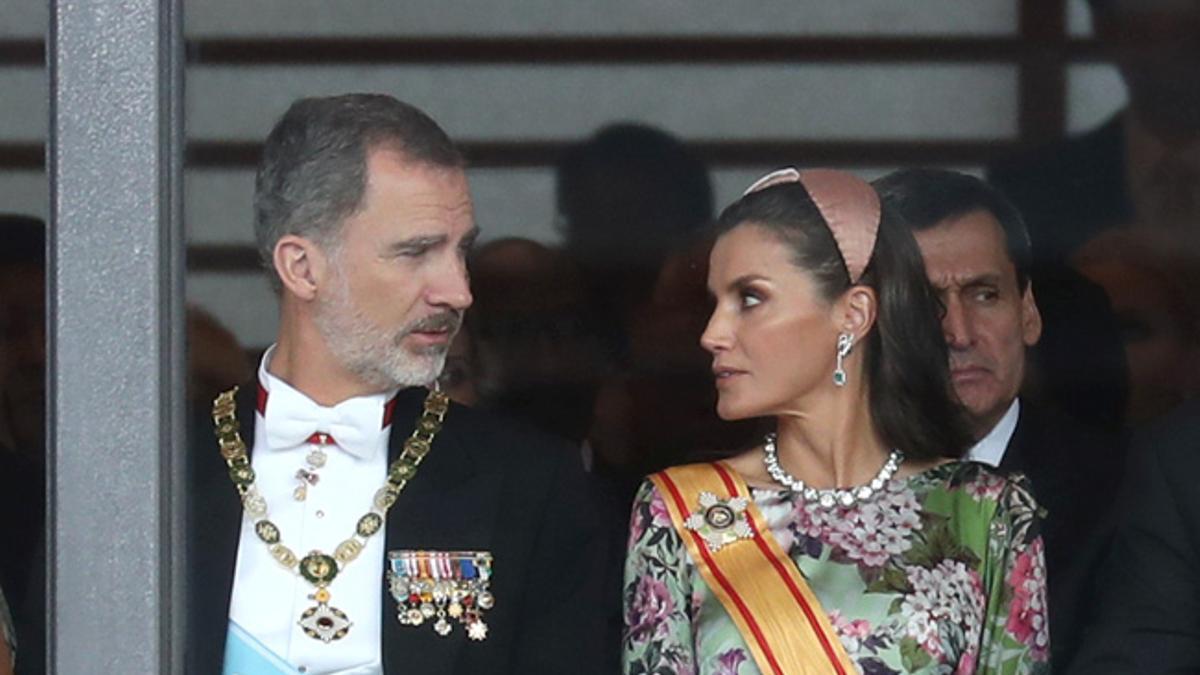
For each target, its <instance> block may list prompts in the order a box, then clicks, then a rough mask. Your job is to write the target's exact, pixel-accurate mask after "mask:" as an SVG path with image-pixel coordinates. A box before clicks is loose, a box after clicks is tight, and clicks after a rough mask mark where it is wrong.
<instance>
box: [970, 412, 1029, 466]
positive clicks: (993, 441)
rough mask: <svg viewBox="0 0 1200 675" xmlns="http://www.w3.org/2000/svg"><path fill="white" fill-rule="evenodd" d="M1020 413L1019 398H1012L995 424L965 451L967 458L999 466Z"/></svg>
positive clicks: (1015, 428)
mask: <svg viewBox="0 0 1200 675" xmlns="http://www.w3.org/2000/svg"><path fill="white" fill-rule="evenodd" d="M1020 414H1021V400H1020V399H1016V398H1014V399H1013V402H1012V405H1010V406H1008V410H1007V411H1006V412H1005V413H1004V416H1003V417H1001V418H1000V421H999V422H996V426H994V427H992V430H991V431H989V432H987V435H986V436H984V437H983V438H981V439H979V442H978V443H976V444H975V445H974V446H972V447H971V449H970V450H968V451H967V459H969V460H971V461H973V462H982V463H984V464H987V465H989V466H1000V462H1001V460H1003V459H1004V451H1005V450H1007V449H1008V442H1009V441H1010V440H1012V435H1013V432H1014V431H1016V430H1017V418H1018V417H1019V416H1020Z"/></svg>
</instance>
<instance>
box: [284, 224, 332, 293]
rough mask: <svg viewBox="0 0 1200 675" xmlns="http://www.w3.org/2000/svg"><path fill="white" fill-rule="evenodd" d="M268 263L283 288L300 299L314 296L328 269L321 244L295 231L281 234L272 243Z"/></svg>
mask: <svg viewBox="0 0 1200 675" xmlns="http://www.w3.org/2000/svg"><path fill="white" fill-rule="evenodd" d="M272 263H273V264H274V266H275V274H276V275H278V276H279V282H280V284H281V285H282V286H283V290H284V291H286V292H288V293H291V294H292V295H294V296H296V298H297V299H299V300H303V301H311V300H313V299H314V298H316V296H317V289H318V288H320V286H321V283H322V281H323V280H324V277H325V276H326V273H327V270H328V268H329V264H328V259H327V257H326V254H325V252H324V251H323V250H322V249H321V247H320V246H317V245H316V243H315V242H313V241H312V240H311V239H307V238H305V237H301V236H300V235H297V234H285V235H283V236H282V237H280V238H279V241H277V242H275V251H274V255H273V256H272Z"/></svg>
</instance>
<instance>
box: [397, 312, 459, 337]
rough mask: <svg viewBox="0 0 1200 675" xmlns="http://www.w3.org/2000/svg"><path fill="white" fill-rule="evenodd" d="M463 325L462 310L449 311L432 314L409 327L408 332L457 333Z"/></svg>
mask: <svg viewBox="0 0 1200 675" xmlns="http://www.w3.org/2000/svg"><path fill="white" fill-rule="evenodd" d="M460 326H462V312H456V311H453V310H451V311H448V312H441V313H439V314H430V315H429V316H427V317H425V318H424V319H419V320H417V321H416V322H414V323H413V324H412V325H411V326H409V327H408V330H407V331H405V332H407V333H427V332H443V331H444V332H447V333H455V332H457V331H458V329H459V327H460Z"/></svg>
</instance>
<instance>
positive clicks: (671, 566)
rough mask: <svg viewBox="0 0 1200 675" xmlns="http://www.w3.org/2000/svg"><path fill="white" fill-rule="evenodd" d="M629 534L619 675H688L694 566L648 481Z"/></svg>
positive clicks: (691, 667)
mask: <svg viewBox="0 0 1200 675" xmlns="http://www.w3.org/2000/svg"><path fill="white" fill-rule="evenodd" d="M629 529H630V532H629V552H628V555H627V556H626V559H625V581H624V585H623V590H622V596H623V600H624V607H625V609H624V615H625V632H624V636H623V639H622V643H621V666H622V670H623V671H624V672H625V673H626V675H644V674H647V675H648V674H658V673H679V674H680V675H692V674H694V673H695V672H696V666H695V664H696V656H695V648H694V646H693V645H694V642H693V637H692V622H691V616H692V607H691V603H692V590H691V585H692V584H691V581H690V579H691V577H692V569H693V568H692V563H691V559H690V558H689V557H688V552H687V549H686V548H685V547H684V544H683V541H682V540H680V538H679V535H678V533H676V532H675V528H674V527H672V525H671V518H670V515H669V514H668V513H667V507H666V504H665V503H664V502H663V498H662V495H660V494H659V493H658V490H657V489H656V488H655V487H654V485H653V484H652V483H650V482H649V481H646V482H645V483H643V484H642V486H641V488H640V489H639V490H638V493H637V497H636V498H635V499H634V502H633V514H632V516H631V518H630V523H629Z"/></svg>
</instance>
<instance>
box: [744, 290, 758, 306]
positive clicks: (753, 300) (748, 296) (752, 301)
mask: <svg viewBox="0 0 1200 675" xmlns="http://www.w3.org/2000/svg"><path fill="white" fill-rule="evenodd" d="M761 303H762V298H760V297H758V295H757V294H755V293H742V308H743V309H749V308H751V307H755V306H757V305H759V304H761Z"/></svg>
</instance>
